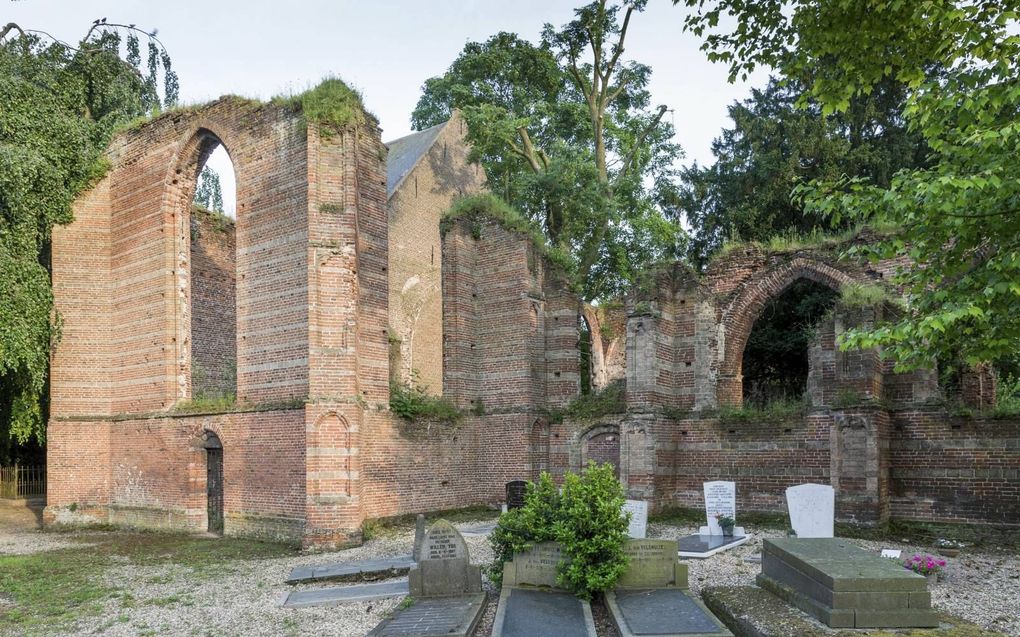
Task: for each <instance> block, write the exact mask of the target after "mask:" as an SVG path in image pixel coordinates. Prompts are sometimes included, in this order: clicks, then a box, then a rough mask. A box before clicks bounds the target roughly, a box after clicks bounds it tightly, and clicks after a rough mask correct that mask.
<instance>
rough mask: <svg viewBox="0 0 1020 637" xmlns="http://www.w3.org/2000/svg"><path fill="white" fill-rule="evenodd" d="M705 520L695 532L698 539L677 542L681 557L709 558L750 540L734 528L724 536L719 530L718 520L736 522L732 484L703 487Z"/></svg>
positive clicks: (708, 483)
mask: <svg viewBox="0 0 1020 637" xmlns="http://www.w3.org/2000/svg"><path fill="white" fill-rule="evenodd" d="M704 490H705V518H706V521H707V522H708V524H706V525H705V526H703V527H701V528H700V529H698V534H697V535H688V536H686V537H682V538H680V540H679V549H680V557H696V558H706V557H711V556H713V555H715V554H716V553H718V552H719V551H726V550H729V549H731V548H734V547H737V546H740V545H741V544H744V543H746V542H747V541H748V540H749V539H750V536H748V535H747V534H746V533H744V529H743V528H741V527H739V526H735V527H734V528H733V535H732V536H729V535H724V534H723V530H722V527H721V526H719V517H720V516H726V517H728V518H732V519H733V520H734V521H736V519H737V485H736V483H734V482H728V481H725V480H716V481H715V482H706V483H704Z"/></svg>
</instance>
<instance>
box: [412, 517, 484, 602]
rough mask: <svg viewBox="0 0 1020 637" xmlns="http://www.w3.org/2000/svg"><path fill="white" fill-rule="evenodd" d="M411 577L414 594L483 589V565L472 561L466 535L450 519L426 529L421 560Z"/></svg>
mask: <svg viewBox="0 0 1020 637" xmlns="http://www.w3.org/2000/svg"><path fill="white" fill-rule="evenodd" d="M407 579H408V585H409V586H410V589H411V597H414V598H426V597H449V596H452V595H470V594H473V593H480V592H481V590H482V574H481V569H479V567H477V566H472V565H471V561H470V556H469V555H468V548H467V544H466V543H465V542H464V538H463V537H461V535H460V532H459V531H458V530H457V529H456V527H454V526H453V525H452V524H450V523H449V522H447V521H446V520H439V521H438V522H436V523H435V524H433V525H432V526H431V527H430V528H429V530H428V531H426V532H425V537H424V538H423V539H422V543H421V550H420V555H419V559H418V563H417V564H416V565H415V566H412V567H411V570H410V572H408V574H407Z"/></svg>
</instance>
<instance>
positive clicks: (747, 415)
mask: <svg viewBox="0 0 1020 637" xmlns="http://www.w3.org/2000/svg"><path fill="white" fill-rule="evenodd" d="M807 410H808V404H807V402H806V401H805V400H804V399H803V398H794V399H774V400H771V401H768V402H765V403H759V404H755V403H748V404H744V405H741V406H740V407H720V408H719V410H718V412H717V414H718V417H719V422H720V423H722V424H724V425H730V424H750V425H753V424H755V423H784V422H788V421H790V420H795V419H798V418H800V417H802V416H803V415H804V414H805V413H807Z"/></svg>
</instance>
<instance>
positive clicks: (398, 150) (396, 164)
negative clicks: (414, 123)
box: [386, 120, 450, 199]
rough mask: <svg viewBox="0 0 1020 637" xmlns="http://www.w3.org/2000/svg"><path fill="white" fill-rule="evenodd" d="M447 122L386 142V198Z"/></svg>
mask: <svg viewBox="0 0 1020 637" xmlns="http://www.w3.org/2000/svg"><path fill="white" fill-rule="evenodd" d="M449 123H450V122H449V120H447V121H445V122H443V123H442V124H436V125H435V126H433V127H431V128H426V129H425V130H423V131H418V132H417V133H411V134H410V135H407V136H406V137H401V138H400V139H395V140H393V141H391V142H386V147H387V148H389V150H390V153H389V155H388V156H387V158H386V198H387V199H389V198H390V197H392V196H393V193H394V192H396V191H397V187H399V186H400V184H401V182H403V181H404V177H406V176H407V175H408V174H409V173H410V172H411V170H412V169H414V167H415V165H417V164H418V160H420V159H421V158H422V157H423V156H424V155H425V153H427V152H428V150H429V148H431V147H432V144H434V143H435V141H436V138H438V137H439V133H441V132H442V130H443V127H445V126H446V125H447V124H449Z"/></svg>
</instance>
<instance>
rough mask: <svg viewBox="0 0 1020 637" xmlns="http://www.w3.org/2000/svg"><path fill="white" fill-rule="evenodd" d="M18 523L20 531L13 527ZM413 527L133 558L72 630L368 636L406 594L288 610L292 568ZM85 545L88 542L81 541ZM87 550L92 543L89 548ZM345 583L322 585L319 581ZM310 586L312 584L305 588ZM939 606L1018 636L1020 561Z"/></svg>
mask: <svg viewBox="0 0 1020 637" xmlns="http://www.w3.org/2000/svg"><path fill="white" fill-rule="evenodd" d="M8 522H9V520H7V519H6V518H5V517H4V516H3V515H2V514H0V554H2V553H8V554H9V553H15V552H17V553H27V552H35V551H47V550H52V549H53V548H57V547H64V546H68V545H73V544H74V542H72V541H69V540H68V539H64V538H63V537H61V536H52V535H49V534H41V533H39V532H37V531H34V530H31V528H18V527H12V526H11V525H10V524H8ZM12 528H13V530H12ZM695 531H696V529H695V528H694V527H677V526H669V525H661V524H651V525H649V530H648V536H649V537H655V538H675V537H680V536H682V535H688V534H690V533H693V532H695ZM748 531H749V532H752V533H755V537H754V539H753V540H752V541H750V542H748V543H747V544H745V545H743V546H740V547H738V548H736V549H732V550H730V551H725V552H723V553H720V554H717V555H715V556H713V557H711V558H709V559H707V560H687V563H688V564H689V565H690V584H691V589H692V590H693V591H694V592H695V593H698V592H700V590H701V589H702V588H704V587H708V586H721V585H750V584H753V583H754V577H755V575H756V574H757V573H758V572H759V570H760V565H759V564H757V563H749V562H746V561H745V560H744V558H745V557H748V556H750V555H753V554H755V553H760V552H761V539H762V537H763V536H764V537H776V536H779V535H781V533H779V532H777V531H769V530H766V531H764V532H761V533H757V532H755V530H754V529H751V528H749V529H748ZM413 537H414V532H413V530H411V529H408V530H406V531H403V532H400V533H397V534H393V535H387V536H386V537H380V538H376V539H373V540H371V541H369V542H367V543H366V544H365V545H364V546H361V547H358V548H355V549H350V550H347V551H342V552H336V553H320V554H308V555H301V556H297V557H291V558H285V559H269V560H257V561H254V560H253V561H238V562H230V563H227V564H225V565H223V564H220V565H217V566H216V567H215V568H211V569H200V570H197V571H196V570H194V569H191V568H188V567H182V566H167V565H163V566H138V565H135V564H131V563H130V562H129V561H127V560H125V563H124V564H123V566H122V567H121V568H115V569H111V570H110V571H109V572H108V573H107V575H106V577H107V578H108V583H109V584H111V585H113V586H116V587H118V588H120V589H121V590H122V591H123V594H122V595H120V596H118V597H116V598H113V599H110V600H108V601H107V602H106V612H104V613H103V614H102V615H101V616H98V617H94V618H91V619H88V620H83V621H80V622H79V623H78V624H76V625H75V626H73V628H72V629H71V630H69V631H67V632H65V633H63V634H64V635H109V636H110V637H127V636H135V635H181V636H204V635H216V636H220V635H238V636H241V635H245V636H248V635H251V636H261V635H266V636H269V635H273V636H276V635H294V636H297V635H307V634H315V635H321V636H324V637H325V636H335V637H362V636H363V635H365V634H366V633H367V632H368V631H369V630H370V629H371V628H372V627H373V626H375V625H376V624H377V623H378V622H379V621H380V620H381V619H382V618H383V617H384V616H386V614H387V613H390V612H391V611H393V609H394V608H395V607H396V606H397V604H398V603H399V601H400V600H399V599H392V600H382V601H375V602H366V603H358V604H349V605H344V606H340V607H336V608H306V609H284V608H281V607H280V606H279V604H280V600H281V596H282V595H284V594H286V593H287V592H289V591H291V590H294V588H292V587H290V586H288V585H286V584H284V583H283V582H284V579H285V578H286V576H287V574H288V573H289V572H290V569H291V568H293V567H294V566H298V565H309V564H327V563H333V562H339V561H351V560H362V559H369V558H380V557H393V556H397V555H402V554H407V553H408V552H409V551H410V548H411V545H412V542H413ZM465 540H466V541H467V543H468V546H469V549H470V552H471V558H472V561H473V562H475V563H480V564H485V563H488V561H489V560H490V559H491V557H492V552H491V549H490V548H489V545H488V539H487V538H486V537H466V538H465ZM853 542H854V543H855V544H858V545H859V546H861V547H863V548H865V549H868V550H873V551H875V552H877V551H878V550H879V549H880V548H898V549H901V550H903V553H904V555H905V556H906V555H913V554H914V553H915V552H917V553H924V552H930V549H927V550H926V549H924V548H922V547H917V546H911V545H909V544H905V543H897V542H888V543H882V544H880V543H877V542H871V541H864V540H853ZM78 546H81V545H80V544H78ZM84 550H87V549H84ZM336 585H337V584H322V585H321V587H328V586H336ZM301 588H302V589H308V588H313V586H302V587H301ZM486 589H487V591H488V593H489V599H488V605H487V607H486V610H485V613H484V615H483V618H482V621H481V623H480V625H479V627H478V630H477V631H476V632H475V635H476V636H477V637H485V636H487V635H488V634H489V632H490V631H491V626H492V619H493V616H494V615H495V606H496V601H497V598H498V596H497V595H496V591H495V590H493V589H492V587H491V585H490V584H489V583H488V582H486ZM932 599H933V603H934V605H935V606H936V607H937V608H939V609H940V610H944V611H947V612H950V613H952V614H954V615H959V616H961V617H963V618H965V619H968V620H970V621H972V622H974V623H976V624H979V625H981V626H983V627H986V628H990V629H994V630H999V631H1002V632H1004V633H1006V634H1009V635H1015V636H1020V617H1017V614H1016V609H1017V608H1020V557H1018V556H1016V555H1001V554H993V553H980V552H977V551H965V552H964V553H963V554H962V555H961V556H960V557H959V558H953V559H949V566H948V567H947V569H946V573H945V578H944V581H941V582H939V583H938V584H937V585H936V586H935V588H934V589H933V595H932ZM593 610H594V612H595V614H596V616H597V624H598V625H599V634H600V636H602V637H610V636H612V635H613V634H615V631H614V630H612V628H611V627H610V626H608V622H607V621H606V618H605V617H604V615H605V612H604V609H603V608H602V607H601V605H599V604H596V605H595V607H594V608H593Z"/></svg>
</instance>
